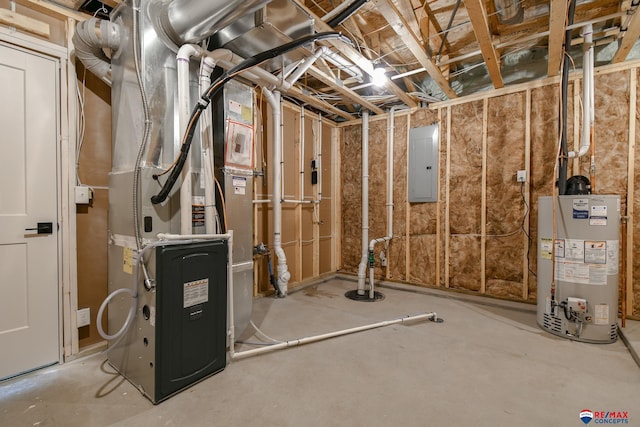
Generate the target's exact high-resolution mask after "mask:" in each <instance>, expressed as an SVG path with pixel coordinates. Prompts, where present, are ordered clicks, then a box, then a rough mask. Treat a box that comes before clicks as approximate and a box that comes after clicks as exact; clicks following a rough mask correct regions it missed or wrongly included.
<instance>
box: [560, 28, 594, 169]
mask: <svg viewBox="0 0 640 427" xmlns="http://www.w3.org/2000/svg"><path fill="white" fill-rule="evenodd" d="M582 36H583V37H584V51H583V57H582V76H583V78H582V137H581V139H580V149H579V150H578V151H577V152H576V151H570V152H569V153H567V155H568V157H569V158H574V157H582V156H584V155H585V154H587V153H588V152H589V149H590V147H591V128H592V127H593V122H594V111H593V110H594V109H595V108H594V104H593V99H594V98H593V92H594V82H593V75H594V70H593V65H594V64H593V59H594V51H593V27H592V25H591V24H587V25H585V26H584V27H583V29H582Z"/></svg>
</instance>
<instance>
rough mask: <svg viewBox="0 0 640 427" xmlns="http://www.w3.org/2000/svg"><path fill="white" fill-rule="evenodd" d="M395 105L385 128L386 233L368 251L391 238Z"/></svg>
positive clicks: (372, 293)
mask: <svg viewBox="0 0 640 427" xmlns="http://www.w3.org/2000/svg"><path fill="white" fill-rule="evenodd" d="M394 113H395V107H391V109H390V110H389V119H388V120H389V127H388V129H387V235H386V236H384V237H379V238H377V239H373V240H371V241H370V242H369V251H373V250H374V247H375V245H376V244H377V243H382V242H388V241H390V240H391V239H393V174H394V170H393V147H394V141H395V139H394V135H393V132H394V129H395V116H394ZM374 271H375V269H374V268H371V267H370V268H369V299H373V298H374V297H375V291H374V289H373V287H374Z"/></svg>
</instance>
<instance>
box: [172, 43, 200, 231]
mask: <svg viewBox="0 0 640 427" xmlns="http://www.w3.org/2000/svg"><path fill="white" fill-rule="evenodd" d="M201 51H202V49H201V48H200V47H198V46H195V45H191V44H185V45H182V46H181V47H180V49H179V50H178V54H177V56H176V61H177V65H176V67H177V69H178V126H179V134H180V135H184V134H185V132H186V130H187V123H188V122H189V116H190V114H189V108H191V100H190V96H189V61H190V59H191V57H192V56H196V55H199V54H200V52H201ZM181 177H182V183H181V184H180V232H181V233H182V234H191V233H192V231H193V227H192V213H191V211H192V204H193V200H192V194H191V193H192V190H191V185H192V184H191V181H192V176H191V150H189V152H188V153H187V160H186V161H185V163H184V167H183V168H182V174H181Z"/></svg>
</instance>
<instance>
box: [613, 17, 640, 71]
mask: <svg viewBox="0 0 640 427" xmlns="http://www.w3.org/2000/svg"><path fill="white" fill-rule="evenodd" d="M623 34H624V36H623V37H622V42H621V43H620V46H619V47H618V50H617V51H616V54H615V55H613V59H612V60H611V63H612V64H615V63H618V62H622V61H624V60H625V59H627V55H629V52H630V51H631V48H632V47H633V45H634V44H635V43H636V41H637V40H638V37H640V13H638V11H637V10H636V12H635V13H634V14H633V16H632V17H631V20H630V21H629V26H628V27H627V31H625V32H624V33H623Z"/></svg>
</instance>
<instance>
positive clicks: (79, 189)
mask: <svg viewBox="0 0 640 427" xmlns="http://www.w3.org/2000/svg"><path fill="white" fill-rule="evenodd" d="M90 201H91V188H89V187H87V186H86V185H78V186H76V204H77V205H88V204H89V202H90Z"/></svg>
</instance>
